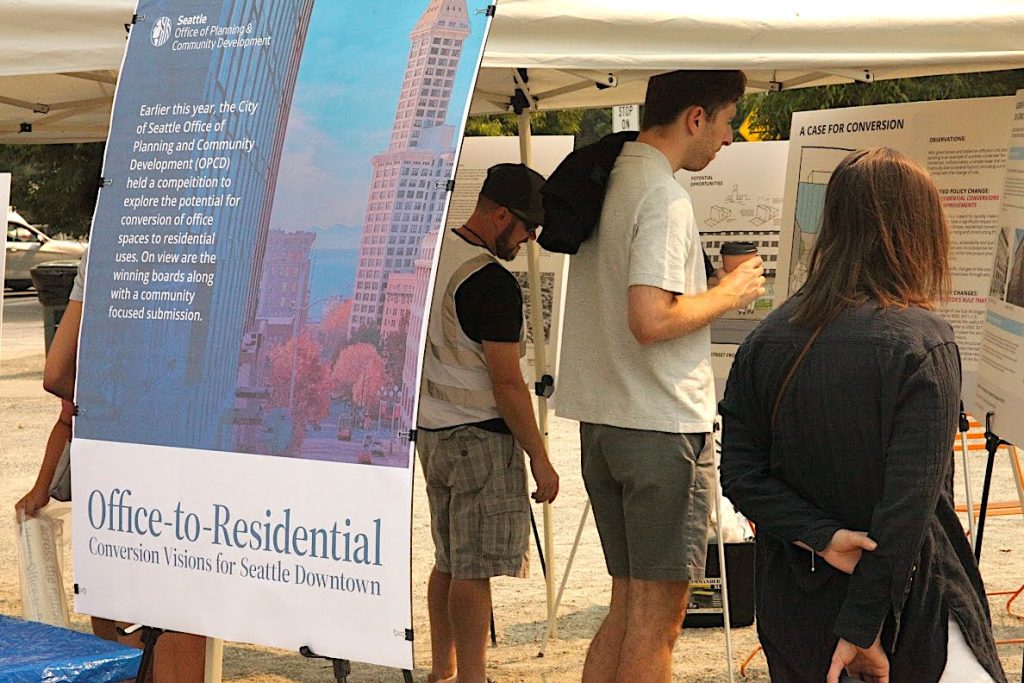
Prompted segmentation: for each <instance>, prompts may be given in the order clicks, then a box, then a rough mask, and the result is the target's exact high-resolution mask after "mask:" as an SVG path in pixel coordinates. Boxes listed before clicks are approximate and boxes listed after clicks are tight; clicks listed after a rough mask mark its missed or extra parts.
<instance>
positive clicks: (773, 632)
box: [719, 297, 1006, 683]
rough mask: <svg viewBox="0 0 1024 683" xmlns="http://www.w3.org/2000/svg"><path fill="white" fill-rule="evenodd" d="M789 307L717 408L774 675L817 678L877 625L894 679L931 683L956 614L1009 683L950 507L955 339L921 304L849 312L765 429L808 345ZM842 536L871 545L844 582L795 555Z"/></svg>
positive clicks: (744, 357)
mask: <svg viewBox="0 0 1024 683" xmlns="http://www.w3.org/2000/svg"><path fill="white" fill-rule="evenodd" d="M795 299H796V297H794V299H791V300H790V301H789V302H787V303H786V304H785V305H783V306H782V307H781V308H779V309H778V310H776V311H775V312H773V313H772V314H771V315H770V316H768V318H767V319H766V320H765V321H764V322H763V323H762V324H761V325H760V326H758V328H757V329H756V330H754V331H753V332H752V333H751V334H750V336H749V337H748V338H747V340H746V341H745V342H744V343H743V345H742V346H740V348H739V351H738V352H737V354H736V358H735V361H734V362H733V367H732V371H731V373H730V374H729V381H728V384H727V386H726V390H725V397H724V399H723V400H722V402H721V405H720V407H719V408H720V412H721V414H722V484H723V486H724V490H725V494H726V495H727V496H728V497H729V498H730V500H732V502H733V503H734V504H735V505H736V507H737V508H738V509H739V510H741V511H742V512H743V514H745V515H746V516H747V517H748V518H749V519H751V520H752V521H753V522H754V523H755V524H756V525H757V565H756V567H757V569H756V579H755V584H756V596H757V598H756V599H757V605H756V607H757V624H758V634H759V636H760V638H761V641H762V644H763V645H764V646H765V651H766V653H767V654H768V655H769V665H770V668H771V669H772V674H773V679H774V680H784V681H786V683H790V682H791V681H815V682H820V681H823V680H824V679H825V674H826V672H827V671H828V667H829V664H830V660H831V658H832V653H833V651H834V650H835V646H836V643H837V641H838V638H839V637H842V638H845V639H846V640H848V641H850V642H852V643H854V644H856V645H858V646H861V647H867V646H869V645H870V644H871V643H872V642H873V641H874V639H875V636H876V634H878V633H879V631H880V629H881V633H882V644H883V647H884V648H885V650H886V652H888V653H889V661H890V665H891V680H892V681H894V683H903V682H911V681H912V682H913V683H929V682H934V681H937V680H938V679H939V678H940V676H941V675H942V671H943V669H944V668H945V661H946V643H947V631H948V618H949V617H952V618H953V619H955V620H956V622H957V623H958V624H959V625H960V628H961V630H962V631H963V633H964V637H965V638H966V640H967V643H968V644H969V645H970V647H971V650H973V652H974V654H975V655H976V656H977V658H978V661H979V662H980V663H981V664H982V666H984V667H985V669H986V670H988V672H989V673H990V674H991V675H992V677H993V678H994V679H995V680H997V681H1005V680H1006V676H1005V674H1004V673H1003V671H1002V667H1001V665H1000V663H999V657H998V655H997V654H996V649H995V644H994V643H993V640H992V629H991V621H990V617H989V612H988V603H987V602H986V599H985V592H984V587H983V585H982V581H981V575H980V574H979V572H978V567H977V565H976V563H975V561H974V556H973V554H972V553H971V548H970V545H969V543H968V541H967V539H966V538H965V536H964V530H963V527H962V526H961V524H960V520H959V518H958V517H957V515H956V512H955V510H954V507H953V460H952V453H951V446H952V443H953V439H954V436H955V433H956V426H957V420H958V417H959V406H960V380H961V377H960V355H959V351H958V349H957V346H956V343H955V342H954V340H953V331H952V329H951V328H950V326H949V325H948V324H947V323H946V322H944V321H943V320H942V319H941V318H939V317H938V316H937V315H935V314H933V313H931V312H929V311H926V310H923V309H920V308H908V309H902V310H899V309H892V308H890V309H886V310H880V309H879V308H878V307H877V306H874V305H862V306H856V307H853V308H851V309H850V310H847V311H846V312H845V313H843V314H842V315H841V316H840V317H839V318H837V319H836V320H835V321H833V322H832V323H831V324H829V325H828V326H827V327H825V328H824V330H823V331H822V332H821V334H820V335H819V336H818V338H817V339H816V340H815V341H814V343H813V344H812V345H811V347H810V350H809V351H808V353H807V355H806V356H805V358H804V360H803V361H802V362H801V364H800V366H799V367H798V369H797V370H796V373H795V374H794V376H793V378H792V380H791V381H790V384H789V386H788V388H787V389H786V391H785V393H784V395H783V397H782V401H781V403H780V406H779V411H778V416H777V419H776V424H775V425H774V427H773V426H772V425H771V424H770V422H771V412H772V407H773V405H774V403H775V398H776V396H777V395H778V389H779V386H780V384H781V383H782V381H783V378H784V377H785V376H786V374H787V373H788V371H789V369H790V367H791V366H792V364H793V362H794V360H795V359H796V357H797V356H798V355H799V353H800V351H801V350H802V349H803V348H804V345H805V342H806V341H807V339H808V338H809V337H810V335H811V333H812V330H810V329H807V328H804V327H798V326H795V325H793V324H792V323H790V322H789V318H790V317H791V316H792V315H793V312H794V300H795ZM840 528H847V529H855V530H860V531H867V532H868V535H869V536H870V537H871V538H872V539H874V540H875V541H876V542H877V543H878V549H877V550H875V551H874V552H870V553H868V552H865V553H864V554H863V555H862V557H861V560H860V563H859V564H858V565H857V568H856V570H855V571H854V573H853V575H852V576H847V575H846V574H844V573H842V572H840V571H838V570H836V569H833V568H832V567H831V566H830V565H828V564H827V563H826V562H825V561H824V560H822V559H821V558H815V561H814V562H812V554H811V553H810V552H808V551H806V550H801V549H800V548H798V547H797V546H795V545H794V544H793V542H794V541H802V542H803V543H805V544H806V545H808V546H810V547H812V548H814V549H815V550H819V551H820V550H822V549H824V548H825V546H826V545H827V544H828V542H829V539H831V537H832V534H833V533H835V531H836V530H838V529H840ZM772 660H774V661H772Z"/></svg>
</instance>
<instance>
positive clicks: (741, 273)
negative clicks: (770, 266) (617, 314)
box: [629, 258, 765, 346]
mask: <svg viewBox="0 0 1024 683" xmlns="http://www.w3.org/2000/svg"><path fill="white" fill-rule="evenodd" d="M764 283H765V279H764V267H763V265H762V261H761V259H760V258H753V259H750V260H749V261H745V262H743V263H742V264H740V265H739V266H738V267H737V268H736V269H735V270H733V271H732V272H730V273H728V274H725V275H723V276H722V279H721V281H720V282H719V284H718V285H717V286H716V287H712V288H711V289H709V290H708V291H706V292H704V293H702V294H695V295H686V294H682V295H679V294H673V293H672V292H669V291H666V290H664V289H661V288H659V287H652V286H649V285H632V286H631V287H630V288H629V331H630V332H632V333H633V337H635V338H636V340H637V341H638V342H639V343H640V344H642V345H645V346H646V345H648V344H655V343H657V342H662V341H667V340H669V339H676V338H677V337H682V336H685V335H687V334H690V333H691V332H693V331H695V330H699V329H700V328H702V327H706V326H707V325H710V324H711V322H712V321H713V320H715V319H716V318H718V317H720V316H721V315H723V314H724V313H726V312H728V311H731V310H735V309H737V308H743V307H744V306H746V305H748V304H749V303H751V302H753V301H755V300H757V298H758V297H760V296H761V295H763V294H764V292H765V289H764Z"/></svg>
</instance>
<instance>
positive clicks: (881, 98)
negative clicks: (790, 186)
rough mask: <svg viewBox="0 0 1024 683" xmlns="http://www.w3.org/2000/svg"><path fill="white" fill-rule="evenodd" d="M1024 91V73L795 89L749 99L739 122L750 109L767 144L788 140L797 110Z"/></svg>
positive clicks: (756, 125)
mask: <svg viewBox="0 0 1024 683" xmlns="http://www.w3.org/2000/svg"><path fill="white" fill-rule="evenodd" d="M1020 88H1024V69H1013V70H1009V71H989V72H984V73H969V74H953V75H948V76H925V77H923V78H901V79H894V80H890V81H875V82H874V83H852V84H847V85H829V86H824V87H817V88H794V89H793V90H785V91H783V92H779V93H763V94H756V95H748V96H747V97H744V98H743V102H742V106H741V110H742V113H741V114H740V115H738V116H737V117H736V118H737V122H738V123H741V122H742V121H743V119H744V117H745V116H746V113H747V112H749V111H750V110H754V115H753V117H752V118H751V124H752V128H753V129H755V130H756V131H758V132H760V133H761V135H762V137H763V139H765V140H788V139H789V125H790V122H791V121H792V118H793V112H795V111H812V110H818V109H840V108H842V107H860V106H863V105H869V104H892V103H898V102H920V101H926V100H952V99H960V98H968V97H994V96H998V95H1012V94H1014V93H1015V92H1016V91H1017V90H1018V89H1020Z"/></svg>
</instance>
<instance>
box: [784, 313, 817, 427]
mask: <svg viewBox="0 0 1024 683" xmlns="http://www.w3.org/2000/svg"><path fill="white" fill-rule="evenodd" d="M824 328H825V326H824V325H818V327H817V328H815V330H814V332H812V333H811V336H810V337H808V339H807V343H806V344H804V348H803V351H801V352H800V355H799V356H797V357H796V360H795V361H793V364H792V365H791V366H789V372H788V373H786V377H785V379H783V380H782V384H781V385H779V393H777V394H776V395H775V405H774V406H773V407H772V424H771V426H772V429H774V428H775V421H776V418H777V417H778V415H779V405H781V404H782V396H783V395H784V394H785V393H786V387H788V386H789V381H790V380H791V379H793V375H795V374H796V370H797V368H798V367H800V363H802V362H803V360H804V356H806V355H807V352H808V351H810V350H811V344H813V343H814V340H815V339H817V338H818V335H819V334H821V331H822V330H823V329H824Z"/></svg>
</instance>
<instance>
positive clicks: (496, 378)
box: [482, 340, 558, 503]
mask: <svg viewBox="0 0 1024 683" xmlns="http://www.w3.org/2000/svg"><path fill="white" fill-rule="evenodd" d="M482 346H483V347H484V362H486V363H487V372H488V374H489V375H490V377H491V385H492V386H493V389H494V400H495V401H496V402H497V404H498V412H500V413H501V417H502V418H503V419H504V420H505V424H507V425H508V428H509V429H510V430H511V431H512V436H514V437H515V439H516V441H517V442H519V445H520V446H522V447H523V450H524V451H526V454H527V455H528V456H529V457H530V471H531V472H532V473H533V479H534V481H535V482H537V490H536V491H535V492H534V493H533V499H534V500H536V501H537V502H538V503H543V502H551V501H553V500H554V499H555V496H557V495H558V473H556V472H555V468H554V467H552V466H551V461H550V460H549V459H548V454H547V450H546V449H545V448H544V440H543V438H541V435H540V430H538V429H537V420H536V418H535V417H534V414H533V405H532V404H531V401H530V391H529V389H527V388H526V382H524V381H523V373H522V371H521V370H520V368H519V344H518V343H517V342H493V341H486V340H484V341H483V342H482Z"/></svg>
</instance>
